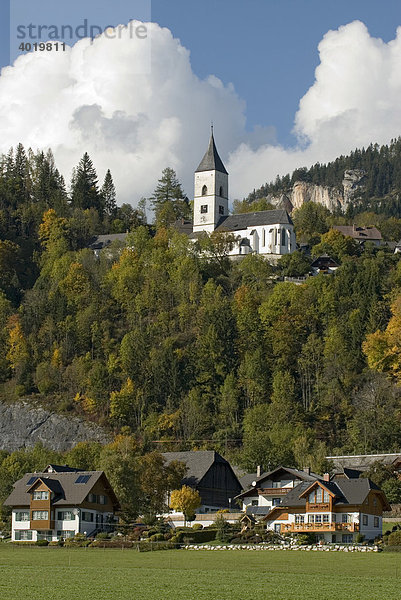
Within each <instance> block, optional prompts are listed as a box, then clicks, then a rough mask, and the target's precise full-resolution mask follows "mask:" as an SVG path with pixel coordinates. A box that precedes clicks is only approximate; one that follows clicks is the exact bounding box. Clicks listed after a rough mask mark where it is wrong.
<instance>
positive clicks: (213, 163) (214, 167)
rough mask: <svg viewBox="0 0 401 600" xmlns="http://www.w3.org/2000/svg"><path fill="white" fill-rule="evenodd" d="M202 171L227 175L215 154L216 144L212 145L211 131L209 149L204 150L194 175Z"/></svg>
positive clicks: (221, 162)
mask: <svg viewBox="0 0 401 600" xmlns="http://www.w3.org/2000/svg"><path fill="white" fill-rule="evenodd" d="M202 171H220V173H225V174H226V175H228V173H227V171H226V168H225V166H224V165H223V161H222V160H221V158H220V156H219V153H218V152H217V148H216V144H215V143H214V137H213V131H212V133H211V136H210V140H209V147H208V149H207V150H206V154H205V156H204V157H203V158H202V160H201V162H200V164H199V167H198V168H197V169H196V171H195V173H200V172H202Z"/></svg>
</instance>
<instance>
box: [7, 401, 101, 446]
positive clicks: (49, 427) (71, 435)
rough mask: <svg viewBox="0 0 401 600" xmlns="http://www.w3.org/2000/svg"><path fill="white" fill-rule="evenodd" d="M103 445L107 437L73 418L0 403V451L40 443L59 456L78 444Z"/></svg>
mask: <svg viewBox="0 0 401 600" xmlns="http://www.w3.org/2000/svg"><path fill="white" fill-rule="evenodd" d="M86 441H96V442H101V443H107V442H108V441H110V440H109V438H108V435H107V433H106V432H105V431H104V430H103V429H102V428H101V427H98V426H96V425H93V424H91V423H87V422H85V421H83V420H81V419H79V418H77V417H65V416H63V415H59V414H57V413H53V412H50V411H48V410H45V409H43V408H36V407H32V406H31V405H30V404H29V403H28V402H25V401H21V402H16V403H14V404H2V403H0V449H2V450H8V451H9V452H11V451H13V450H17V449H18V448H23V447H25V446H27V447H30V446H34V445H35V444H37V443H38V442H42V444H43V445H44V446H46V447H47V448H51V449H53V450H57V451H59V452H63V451H65V450H69V449H70V448H72V447H73V446H75V445H76V444H77V443H78V442H86Z"/></svg>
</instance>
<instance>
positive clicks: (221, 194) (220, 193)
mask: <svg viewBox="0 0 401 600" xmlns="http://www.w3.org/2000/svg"><path fill="white" fill-rule="evenodd" d="M219 196H220V198H222V197H223V186H222V185H221V186H220V191H219Z"/></svg>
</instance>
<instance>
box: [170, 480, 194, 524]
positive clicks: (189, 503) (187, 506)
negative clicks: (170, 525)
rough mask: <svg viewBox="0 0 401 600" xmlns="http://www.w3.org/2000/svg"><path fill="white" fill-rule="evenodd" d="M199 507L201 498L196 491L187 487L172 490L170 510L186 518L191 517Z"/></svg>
mask: <svg viewBox="0 0 401 600" xmlns="http://www.w3.org/2000/svg"><path fill="white" fill-rule="evenodd" d="M200 505H201V497H200V495H199V492H198V490H194V489H193V488H191V487H189V486H188V485H183V486H182V488H181V489H180V490H173V491H172V492H171V496H170V508H172V509H173V510H176V511H178V512H179V511H181V512H183V513H184V515H185V516H186V517H189V516H190V515H193V514H194V512H195V510H196V509H197V508H199V506H200Z"/></svg>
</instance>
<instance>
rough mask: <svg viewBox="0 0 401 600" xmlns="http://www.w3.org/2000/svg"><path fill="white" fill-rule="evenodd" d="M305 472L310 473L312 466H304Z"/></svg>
mask: <svg viewBox="0 0 401 600" xmlns="http://www.w3.org/2000/svg"><path fill="white" fill-rule="evenodd" d="M303 471H304V473H306V474H307V475H310V467H304V468H303Z"/></svg>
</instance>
